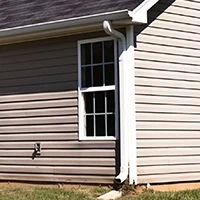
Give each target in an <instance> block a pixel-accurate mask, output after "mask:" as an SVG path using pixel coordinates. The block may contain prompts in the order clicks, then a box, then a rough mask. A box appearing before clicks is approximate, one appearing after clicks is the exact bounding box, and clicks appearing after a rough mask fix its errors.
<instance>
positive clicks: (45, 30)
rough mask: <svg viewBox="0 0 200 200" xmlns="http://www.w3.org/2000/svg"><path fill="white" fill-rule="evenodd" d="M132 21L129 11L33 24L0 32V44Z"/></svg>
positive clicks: (67, 33)
mask: <svg viewBox="0 0 200 200" xmlns="http://www.w3.org/2000/svg"><path fill="white" fill-rule="evenodd" d="M122 19H130V17H129V15H128V10H127V9H125V10H118V11H113V12H106V13H100V14H94V15H87V16H82V17H76V18H70V19H63V20H56V21H51V22H44V23H38V24H31V25H25V26H19V27H13V28H7V29H2V30H0V44H7V43H13V42H20V41H26V40H32V39H33V40H34V39H38V38H47V37H53V36H56V35H70V34H75V33H81V32H85V31H90V30H96V28H99V29H102V21H104V20H111V21H112V20H113V21H115V22H116V23H117V21H118V20H119V21H120V20H122Z"/></svg>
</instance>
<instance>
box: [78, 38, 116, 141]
mask: <svg viewBox="0 0 200 200" xmlns="http://www.w3.org/2000/svg"><path fill="white" fill-rule="evenodd" d="M116 45H117V44H116V41H115V40H114V39H113V38H111V37H106V38H98V39H92V40H82V41H79V42H78V57H79V69H78V73H79V78H78V79H79V80H78V82H79V87H78V91H79V136H80V139H114V138H115V137H116V132H117V124H116V121H117V90H115V85H116V83H117V70H116V69H117V67H116V63H117V62H116V58H117V47H116Z"/></svg>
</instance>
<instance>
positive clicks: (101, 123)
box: [95, 115, 105, 136]
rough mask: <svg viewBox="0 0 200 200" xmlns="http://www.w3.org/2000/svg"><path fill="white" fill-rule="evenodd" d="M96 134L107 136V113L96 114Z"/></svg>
mask: <svg viewBox="0 0 200 200" xmlns="http://www.w3.org/2000/svg"><path fill="white" fill-rule="evenodd" d="M95 118H96V136H105V115H96V116H95Z"/></svg>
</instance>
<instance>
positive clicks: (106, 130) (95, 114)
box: [84, 90, 115, 137]
mask: <svg viewBox="0 0 200 200" xmlns="http://www.w3.org/2000/svg"><path fill="white" fill-rule="evenodd" d="M110 91H113V92H115V91H114V90H109V91H96V92H91V93H92V98H93V105H92V107H93V109H92V110H93V112H92V113H91V112H90V113H87V112H86V109H85V113H84V118H85V119H87V116H92V117H93V136H94V137H96V136H97V137H99V136H98V135H97V134H96V128H97V127H98V126H97V124H96V119H97V116H104V123H105V127H104V128H105V134H104V136H105V137H107V136H108V115H115V108H114V112H108V93H109V92H110ZM99 92H101V93H103V95H104V110H105V112H98V111H96V97H97V96H96V94H97V93H99ZM85 99H87V94H85ZM109 101H110V99H109ZM113 101H114V99H113ZM85 107H86V100H85ZM114 117H115V116H114ZM85 123H86V121H85ZM86 130H87V127H86ZM85 136H87V131H86V132H85Z"/></svg>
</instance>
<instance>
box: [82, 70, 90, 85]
mask: <svg viewBox="0 0 200 200" xmlns="http://www.w3.org/2000/svg"><path fill="white" fill-rule="evenodd" d="M81 72H82V74H81V76H82V77H81V78H82V87H91V86H92V80H91V67H82V69H81Z"/></svg>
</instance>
